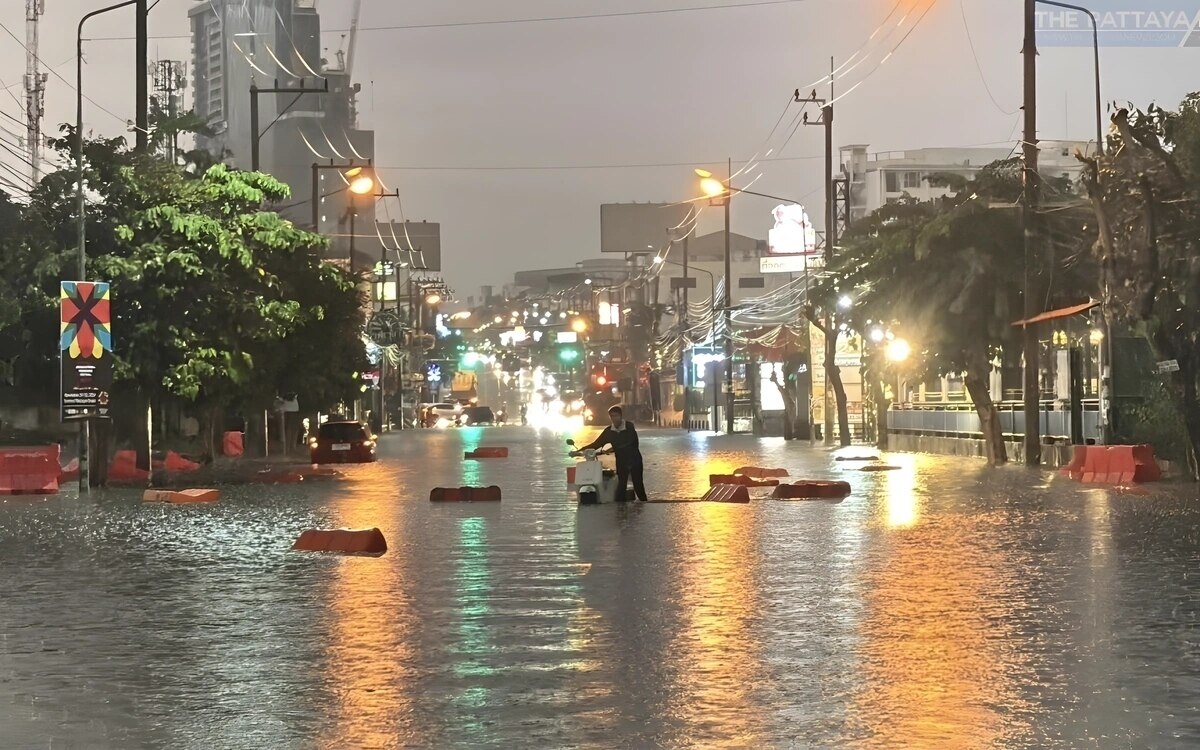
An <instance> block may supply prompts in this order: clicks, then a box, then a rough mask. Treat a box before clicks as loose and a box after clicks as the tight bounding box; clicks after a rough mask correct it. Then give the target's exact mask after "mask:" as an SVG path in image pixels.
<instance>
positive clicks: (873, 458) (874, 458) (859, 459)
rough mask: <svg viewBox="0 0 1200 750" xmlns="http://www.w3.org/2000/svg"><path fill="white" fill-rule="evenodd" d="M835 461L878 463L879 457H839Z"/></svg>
mask: <svg viewBox="0 0 1200 750" xmlns="http://www.w3.org/2000/svg"><path fill="white" fill-rule="evenodd" d="M833 460H834V461H878V460H879V456H838V457H837V458H835V459H833Z"/></svg>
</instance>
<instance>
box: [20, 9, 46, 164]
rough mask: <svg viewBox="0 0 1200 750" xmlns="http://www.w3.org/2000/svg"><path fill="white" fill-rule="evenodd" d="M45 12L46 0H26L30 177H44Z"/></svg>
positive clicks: (26, 143)
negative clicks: (41, 50)
mask: <svg viewBox="0 0 1200 750" xmlns="http://www.w3.org/2000/svg"><path fill="white" fill-rule="evenodd" d="M45 12H46V0H25V49H26V52H25V148H26V150H28V151H29V179H30V182H32V183H33V184H34V185H36V184H37V182H38V180H39V179H41V154H42V115H43V114H44V107H45V98H46V74H45V73H42V72H41V66H40V64H39V62H38V22H39V21H40V20H41V17H42V14H44V13H45Z"/></svg>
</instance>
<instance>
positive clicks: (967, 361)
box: [817, 159, 1094, 376]
mask: <svg viewBox="0 0 1200 750" xmlns="http://www.w3.org/2000/svg"><path fill="white" fill-rule="evenodd" d="M930 181H931V183H933V184H940V185H944V186H947V187H951V188H952V189H955V190H956V192H955V193H953V194H952V195H950V196H948V197H946V198H942V199H938V200H935V201H928V202H917V201H914V200H905V201H901V202H899V203H896V204H891V205H887V206H884V207H882V208H880V209H879V210H878V211H876V212H875V213H874V214H872V215H871V216H869V217H867V218H866V220H864V221H861V222H859V223H858V224H857V225H855V226H854V227H853V228H852V229H851V231H850V232H849V233H848V234H847V236H846V237H845V239H844V242H843V251H842V253H841V255H840V257H839V258H838V260H837V262H836V263H835V265H834V266H833V267H831V269H830V271H831V273H830V274H829V276H828V277H827V278H826V279H825V280H824V281H823V282H822V284H821V285H820V286H819V288H818V289H817V295H820V296H821V297H823V298H824V299H825V300H827V304H831V303H832V300H835V299H837V298H838V297H840V296H841V295H845V294H848V295H849V296H850V297H851V299H852V300H853V306H852V308H851V309H850V310H849V311H846V312H843V313H842V316H843V318H845V319H846V322H848V323H849V324H850V326H851V327H852V328H854V329H856V330H858V331H860V332H864V333H865V332H867V331H868V330H869V328H870V327H871V326H873V325H883V326H892V327H894V328H896V329H897V330H898V331H899V332H900V334H901V335H904V336H905V337H907V338H908V339H909V342H910V344H911V345H912V346H913V350H914V353H918V354H920V356H919V357H916V358H915V359H914V361H913V362H912V363H911V366H912V367H914V368H916V369H917V370H923V373H921V372H913V373H912V374H914V375H920V374H925V375H930V376H938V375H946V374H951V373H962V372H966V371H968V370H969V369H971V368H972V367H979V366H980V365H981V364H982V365H983V366H985V367H986V366H988V363H990V362H991V360H992V359H993V358H994V357H995V356H997V355H998V354H999V352H1000V350H1001V349H1002V348H1003V347H1004V346H1006V345H1008V346H1011V345H1012V344H1013V343H1014V342H1015V340H1016V337H1017V336H1018V334H1019V331H1020V329H1017V328H1014V327H1013V325H1012V324H1013V322H1014V321H1016V320H1018V319H1019V318H1021V316H1022V311H1023V289H1024V274H1025V263H1024V249H1023V247H1024V245H1023V235H1022V227H1021V223H1020V216H1019V214H1018V212H1017V211H1016V210H1014V209H1012V208H1009V207H1008V206H1010V205H1011V204H1012V203H1014V202H1015V201H1016V200H1017V199H1018V198H1019V197H1020V195H1021V165H1020V162H1019V161H1018V160H1015V159H1011V160H1006V161H1000V162H996V163H994V164H991V165H989V166H987V167H986V168H984V169H983V170H982V171H981V172H980V173H979V174H978V175H977V176H976V177H975V178H974V179H973V180H967V179H965V178H962V177H959V176H954V175H942V176H934V177H933V178H931V180H930ZM1082 223H1083V221H1082V218H1081V217H1080V216H1079V213H1078V212H1076V213H1074V214H1067V213H1064V214H1060V215H1059V216H1058V217H1056V218H1055V220H1054V223H1053V224H1052V226H1051V230H1052V231H1053V230H1056V229H1057V231H1058V232H1059V234H1060V235H1068V234H1070V233H1071V232H1074V234H1075V240H1074V242H1073V244H1072V245H1070V246H1067V251H1066V252H1064V251H1063V248H1062V247H1061V246H1060V247H1058V249H1057V250H1058V251H1057V252H1054V253H1052V254H1051V257H1050V258H1049V259H1047V260H1048V261H1049V263H1048V264H1047V265H1050V266H1051V269H1052V272H1053V273H1052V277H1053V278H1054V280H1055V283H1054V285H1053V288H1052V289H1051V291H1050V293H1049V294H1048V295H1047V296H1048V298H1049V300H1050V301H1051V302H1054V301H1056V300H1058V301H1068V302H1078V301H1079V300H1080V299H1086V298H1087V296H1088V294H1089V293H1090V292H1091V291H1092V289H1093V287H1094V283H1093V281H1092V279H1091V276H1090V274H1091V268H1090V266H1088V265H1087V264H1084V263H1080V262H1078V256H1077V254H1078V252H1079V250H1080V249H1082V248H1084V247H1086V246H1087V242H1086V239H1085V236H1086V234H1085V232H1084V231H1082Z"/></svg>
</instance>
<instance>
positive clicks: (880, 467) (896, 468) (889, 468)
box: [858, 464, 902, 471]
mask: <svg viewBox="0 0 1200 750" xmlns="http://www.w3.org/2000/svg"><path fill="white" fill-rule="evenodd" d="M901 468H902V467H900V466H892V465H891V464H870V465H868V466H860V467H858V470H859V471H900V469H901Z"/></svg>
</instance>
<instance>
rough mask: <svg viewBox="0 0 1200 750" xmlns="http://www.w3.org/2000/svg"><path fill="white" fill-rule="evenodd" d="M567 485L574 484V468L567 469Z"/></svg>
mask: <svg viewBox="0 0 1200 750" xmlns="http://www.w3.org/2000/svg"><path fill="white" fill-rule="evenodd" d="M567 484H575V467H574V466H568V467H567Z"/></svg>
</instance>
